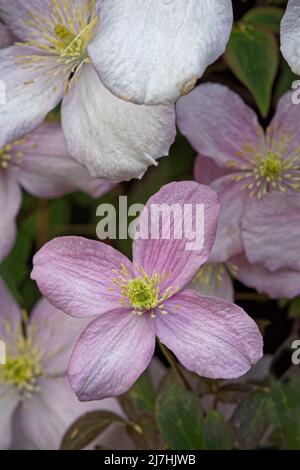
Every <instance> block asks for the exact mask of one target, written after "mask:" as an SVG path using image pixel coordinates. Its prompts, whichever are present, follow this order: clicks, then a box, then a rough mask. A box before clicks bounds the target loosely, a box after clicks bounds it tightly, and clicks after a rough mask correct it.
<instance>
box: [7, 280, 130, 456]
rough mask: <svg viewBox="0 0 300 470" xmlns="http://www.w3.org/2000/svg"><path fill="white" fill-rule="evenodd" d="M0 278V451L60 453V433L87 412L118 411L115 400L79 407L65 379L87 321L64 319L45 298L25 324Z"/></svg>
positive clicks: (62, 433)
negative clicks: (1, 349)
mask: <svg viewBox="0 0 300 470" xmlns="http://www.w3.org/2000/svg"><path fill="white" fill-rule="evenodd" d="M22 321H24V314H23V313H22V312H21V310H20V308H19V307H18V305H17V304H16V303H15V301H14V299H13V298H12V297H11V295H10V293H9V292H8V290H7V288H6V286H5V285H4V283H3V281H1V280H0V340H2V341H4V342H5V345H6V364H5V365H0V449H9V448H14V449H49V450H51V449H58V448H59V446H60V443H61V440H62V437H63V435H64V433H65V432H66V431H67V429H68V428H69V426H70V425H71V424H72V423H73V422H74V421H75V420H76V419H77V418H79V416H81V415H83V414H85V413H86V412H88V411H94V410H100V409H102V410H110V411H114V412H117V413H119V412H121V410H120V407H119V406H118V404H117V402H116V401H115V400H114V399H108V400H104V401H103V402H94V403H92V402H91V403H89V404H87V403H80V402H79V401H78V400H77V397H76V395H75V394H74V392H73V391H72V388H71V386H70V383H69V380H68V377H67V368H68V361H69V358H70V355H71V352H72V349H73V347H74V345H75V343H76V341H77V340H78V338H79V335H80V333H81V332H82V330H83V328H84V327H85V326H86V324H87V322H86V320H83V319H74V318H73V319H72V318H70V317H67V316H66V315H63V314H62V312H59V311H58V310H57V309H56V308H55V307H53V306H52V305H50V304H49V303H48V302H47V301H46V300H45V299H42V300H40V301H39V302H38V304H37V305H36V307H35V308H34V310H33V312H32V315H31V316H30V319H29V320H28V319H27V320H26V322H25V326H26V336H24V332H23V328H22Z"/></svg>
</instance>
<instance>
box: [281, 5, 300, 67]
mask: <svg viewBox="0 0 300 470" xmlns="http://www.w3.org/2000/svg"><path fill="white" fill-rule="evenodd" d="M280 39H281V52H282V55H283V57H284V58H285V59H286V61H287V62H288V64H289V66H290V67H291V69H292V70H293V72H295V73H297V74H300V2H299V0H290V1H289V3H288V6H287V9H286V12H285V15H284V17H283V19H282V22H281V36H280Z"/></svg>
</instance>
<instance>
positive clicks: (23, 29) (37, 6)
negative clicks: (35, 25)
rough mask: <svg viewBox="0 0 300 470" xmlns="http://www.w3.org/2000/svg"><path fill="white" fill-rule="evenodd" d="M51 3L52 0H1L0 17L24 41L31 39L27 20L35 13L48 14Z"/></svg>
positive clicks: (30, 28) (30, 27)
mask: <svg viewBox="0 0 300 470" xmlns="http://www.w3.org/2000/svg"><path fill="white" fill-rule="evenodd" d="M51 3H52V0H26V1H24V0H10V1H6V0H1V3H0V18H1V19H2V20H3V21H4V22H5V23H6V24H7V25H8V26H9V27H10V29H11V31H13V32H14V34H15V35H16V36H17V37H18V38H20V39H22V40H25V41H26V40H28V39H32V26H30V24H28V22H29V21H30V20H32V19H33V18H34V16H35V15H36V14H37V13H38V14H40V15H41V16H43V17H45V15H46V16H48V15H49V16H50V13H51V12H50V8H49V7H50V5H51ZM47 12H49V13H48V15H47Z"/></svg>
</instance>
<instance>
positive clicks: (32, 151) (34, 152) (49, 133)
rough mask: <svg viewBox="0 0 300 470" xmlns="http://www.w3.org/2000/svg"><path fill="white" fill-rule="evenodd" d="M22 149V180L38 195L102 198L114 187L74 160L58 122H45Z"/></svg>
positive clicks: (29, 190)
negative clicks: (77, 193)
mask: <svg viewBox="0 0 300 470" xmlns="http://www.w3.org/2000/svg"><path fill="white" fill-rule="evenodd" d="M18 150H19V151H20V152H21V153H22V160H21V171H20V174H19V180H20V182H21V184H22V186H23V187H24V188H25V189H26V191H28V192H29V193H30V194H33V195H34V196H37V197H45V198H52V197H61V196H63V195H64V194H67V193H71V192H73V191H84V192H86V193H88V194H90V195H91V196H93V197H99V196H100V195H102V194H103V193H105V192H106V191H109V190H110V189H112V187H113V184H112V183H110V182H109V181H107V180H103V179H101V178H93V177H91V175H90V174H89V172H88V171H87V169H86V168H85V167H83V166H82V165H80V163H78V162H77V161H76V160H75V159H74V158H72V157H70V155H69V153H68V149H67V143H66V140H65V137H64V134H63V131H62V129H61V126H60V124H59V123H58V122H45V123H43V124H42V125H41V126H39V127H38V128H37V129H36V130H35V131H33V132H32V133H31V134H29V135H28V136H27V137H26V138H25V141H24V143H22V144H21V145H20V146H19V147H18Z"/></svg>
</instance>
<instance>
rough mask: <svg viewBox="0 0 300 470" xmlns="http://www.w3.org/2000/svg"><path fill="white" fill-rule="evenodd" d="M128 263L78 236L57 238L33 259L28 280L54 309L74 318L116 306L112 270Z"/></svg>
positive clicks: (117, 298) (103, 246)
mask: <svg viewBox="0 0 300 470" xmlns="http://www.w3.org/2000/svg"><path fill="white" fill-rule="evenodd" d="M121 265H124V266H125V267H126V268H127V271H128V273H129V274H130V273H131V272H132V265H131V263H130V261H129V260H128V259H127V258H126V257H125V256H124V255H122V254H121V253H119V252H118V251H117V250H115V249H114V248H112V247H110V246H109V245H106V244H105V243H102V242H98V241H95V240H88V239H86V238H81V237H61V238H56V239H54V240H52V241H50V242H49V243H47V244H46V245H45V246H44V247H43V248H42V249H41V250H40V251H39V252H38V253H37V254H36V255H35V257H34V259H33V266H34V267H33V271H32V274H31V278H32V279H34V280H36V281H37V284H38V286H39V289H40V291H41V292H42V294H43V295H44V296H45V297H46V298H47V299H48V300H49V302H50V303H52V304H53V305H54V306H55V307H57V308H59V309H60V310H63V311H64V312H66V313H68V314H69V315H72V316H75V317H89V316H96V315H100V314H101V313H106V312H107V311H108V310H111V309H113V308H116V307H118V306H120V298H121V295H120V289H119V288H118V286H116V285H115V283H114V281H113V278H114V277H117V276H118V275H117V274H114V272H113V270H118V271H120V269H121Z"/></svg>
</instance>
